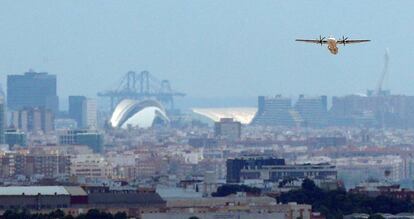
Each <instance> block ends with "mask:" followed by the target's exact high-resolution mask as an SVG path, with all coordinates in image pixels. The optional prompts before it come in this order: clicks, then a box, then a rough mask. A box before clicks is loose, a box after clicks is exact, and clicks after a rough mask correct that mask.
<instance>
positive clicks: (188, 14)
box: [0, 0, 414, 102]
mask: <svg viewBox="0 0 414 219" xmlns="http://www.w3.org/2000/svg"><path fill="white" fill-rule="evenodd" d="M413 7H414V3H413V2H412V1H409V0H406V1H365V2H364V4H360V2H358V1H351V2H347V3H344V2H342V1H333V2H329V4H327V2H326V1H323V0H317V1H259V2H256V1H255V2H253V1H243V0H242V1H240V0H229V1H225V2H222V1H156V0H155V1H125V2H122V3H119V2H116V1H108V2H101V1H87V2H85V1H65V2H55V1H35V2H33V1H25V2H24V4H22V3H21V2H16V1H2V3H1V7H0V27H1V33H2V34H1V35H0V48H1V49H0V69H1V72H2V74H1V75H0V77H1V78H0V79H1V83H2V85H3V87H5V76H6V74H17V73H21V72H25V71H27V70H28V69H34V70H35V71H40V72H42V71H46V72H49V73H52V74H56V75H57V76H58V78H59V82H58V93H59V96H60V97H61V98H65V97H66V96H68V95H71V94H74V93H79V94H81V93H82V94H85V95H87V96H91V97H92V96H95V95H96V93H97V92H98V91H101V90H106V89H110V88H113V87H115V86H116V85H117V82H118V81H119V80H120V77H121V76H122V75H123V74H125V73H126V72H127V71H129V70H136V71H141V70H148V71H150V72H152V73H153V74H154V75H157V77H158V78H161V79H164V78H165V79H169V80H171V81H172V82H173V86H174V88H175V89H177V90H180V91H183V92H186V93H187V94H188V98H189V99H191V98H192V97H193V98H199V97H233V98H250V99H252V100H253V102H254V100H255V97H256V96H257V95H274V94H276V93H280V94H283V95H287V96H296V95H298V94H300V93H305V94H311V95H321V94H327V95H342V94H349V93H364V92H365V90H366V89H369V88H374V87H375V85H376V81H377V79H378V77H379V74H380V72H381V69H382V65H383V54H384V51H385V48H389V50H390V57H391V62H390V75H389V77H388V78H387V80H386V84H385V85H386V87H387V88H389V89H391V90H392V91H393V92H394V93H406V94H413V93H414V90H413V87H412V86H411V81H412V80H413V79H414V76H413V74H412V72H411V70H410V69H411V68H412V58H411V57H412V55H413V51H414V50H413V49H412V48H413V44H412V43H411V42H412V38H413V36H414V29H413V28H412V25H411V21H413V20H414V14H413V13H412V11H411V8H413ZM395 33H398V35H396V34H395ZM319 35H323V36H330V35H332V36H335V37H337V38H339V37H342V35H344V36H347V37H352V38H369V39H371V40H372V42H371V43H369V44H366V45H353V46H345V47H344V48H343V47H342V46H341V49H342V53H340V54H339V56H338V57H333V56H330V55H329V54H327V53H326V51H325V50H324V49H322V48H319V47H318V46H313V45H303V44H298V43H296V42H294V39H295V38H300V37H302V38H311V39H313V38H315V39H316V38H317V37H319Z"/></svg>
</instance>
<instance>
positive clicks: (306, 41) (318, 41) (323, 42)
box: [296, 39, 328, 44]
mask: <svg viewBox="0 0 414 219" xmlns="http://www.w3.org/2000/svg"><path fill="white" fill-rule="evenodd" d="M296 41H299V42H305V43H316V44H321V43H322V44H326V43H327V42H328V41H327V40H322V41H321V40H303V39H296Z"/></svg>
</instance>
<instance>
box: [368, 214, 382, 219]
mask: <svg viewBox="0 0 414 219" xmlns="http://www.w3.org/2000/svg"><path fill="white" fill-rule="evenodd" d="M368 219H385V218H384V217H383V216H381V215H380V214H373V215H370V216H369V218H368Z"/></svg>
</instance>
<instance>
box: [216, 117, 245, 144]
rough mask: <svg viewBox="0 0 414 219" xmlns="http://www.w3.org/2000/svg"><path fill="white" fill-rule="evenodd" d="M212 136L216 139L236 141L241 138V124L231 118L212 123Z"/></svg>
mask: <svg viewBox="0 0 414 219" xmlns="http://www.w3.org/2000/svg"><path fill="white" fill-rule="evenodd" d="M214 135H215V137H217V138H221V139H226V140H230V141H236V140H239V139H240V136H241V123H240V122H237V121H234V120H233V119H232V118H222V119H220V121H219V122H216V123H214Z"/></svg>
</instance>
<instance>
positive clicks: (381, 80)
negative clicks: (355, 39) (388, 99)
mask: <svg viewBox="0 0 414 219" xmlns="http://www.w3.org/2000/svg"><path fill="white" fill-rule="evenodd" d="M389 60H390V57H389V51H388V49H386V50H385V55H384V68H383V70H382V73H381V76H380V78H379V80H378V84H377V88H376V90H375V95H376V96H379V95H383V94H384V91H383V90H382V85H383V83H384V80H385V76H386V75H387V73H388V62H389Z"/></svg>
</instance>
